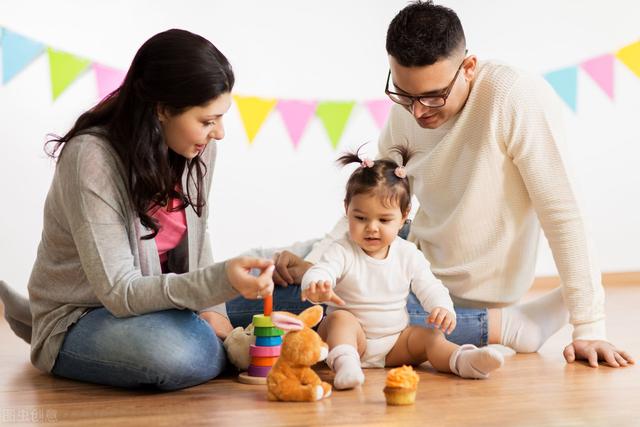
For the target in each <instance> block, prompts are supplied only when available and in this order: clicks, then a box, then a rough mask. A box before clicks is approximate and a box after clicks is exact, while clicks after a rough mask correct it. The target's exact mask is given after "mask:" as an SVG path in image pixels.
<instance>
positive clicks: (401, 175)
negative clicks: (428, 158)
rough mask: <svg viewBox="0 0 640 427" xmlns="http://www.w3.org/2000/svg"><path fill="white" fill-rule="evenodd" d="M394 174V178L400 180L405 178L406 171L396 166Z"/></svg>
mask: <svg viewBox="0 0 640 427" xmlns="http://www.w3.org/2000/svg"><path fill="white" fill-rule="evenodd" d="M393 173H394V174H396V176H397V177H398V178H400V179H405V178H406V177H407V170H406V169H405V168H404V166H398V167H397V168H396V169H395V170H394V171H393Z"/></svg>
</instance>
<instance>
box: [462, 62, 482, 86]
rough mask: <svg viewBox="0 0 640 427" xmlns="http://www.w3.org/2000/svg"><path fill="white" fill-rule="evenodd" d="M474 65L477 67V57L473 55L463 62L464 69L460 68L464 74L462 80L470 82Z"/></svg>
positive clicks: (474, 72)
mask: <svg viewBox="0 0 640 427" xmlns="http://www.w3.org/2000/svg"><path fill="white" fill-rule="evenodd" d="M476 65H478V57H477V56H475V55H470V56H469V57H468V58H467V60H466V61H465V64H464V67H462V71H463V72H464V78H465V80H466V81H468V82H470V81H472V80H473V78H474V77H475V75H476Z"/></svg>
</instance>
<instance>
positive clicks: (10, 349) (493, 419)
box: [0, 285, 640, 426]
mask: <svg viewBox="0 0 640 427" xmlns="http://www.w3.org/2000/svg"><path fill="white" fill-rule="evenodd" d="M638 302H640V285H638V286H629V285H625V286H616V287H608V288H607V314H608V320H607V326H608V331H609V337H610V339H611V341H612V342H614V343H616V344H617V345H619V346H620V347H621V348H624V349H626V350H628V351H630V352H632V354H634V355H635V356H636V357H639V356H640V334H639V333H638V332H637V328H636V327H635V326H636V325H638V324H639V323H640V311H639V310H638ZM569 337H570V333H569V329H568V327H567V328H565V329H563V330H561V331H560V332H559V333H558V334H556V335H555V336H554V337H552V338H551V340H549V342H547V343H546V344H545V346H544V347H543V348H542V349H541V351H540V352H539V353H537V354H532V355H517V356H515V357H511V358H508V359H507V362H506V364H505V366H504V368H503V369H501V370H499V371H498V372H496V373H494V374H493V375H492V377H491V378H490V379H488V380H484V381H473V380H461V379H458V378H456V377H453V376H449V375H442V374H438V373H436V372H435V371H433V370H432V369H430V368H429V367H428V365H427V366H423V367H420V368H419V372H420V379H421V381H420V385H419V389H418V396H417V400H416V404H415V405H413V406H409V407H391V406H387V405H386V404H385V400H384V395H383V393H382V388H383V387H384V380H385V375H386V371H385V370H375V369H372V370H367V371H366V372H365V374H366V377H367V381H366V383H365V385H364V386H363V387H361V388H358V389H356V390H350V391H346V392H334V394H333V396H331V397H330V398H329V399H327V400H323V401H320V402H316V403H281V402H269V401H267V400H266V393H265V389H264V386H250V385H245V384H240V383H238V382H237V381H236V380H235V377H234V376H232V375H227V376H226V377H224V378H221V379H217V380H214V381H211V382H209V383H208V384H203V385H200V386H197V387H193V388H190V389H188V390H182V391H178V392H172V393H158V392H150V391H128V390H119V389H115V388H111V387H102V386H96V385H91V384H83V383H78V382H74V381H68V380H64V379H58V378H54V377H52V376H49V375H45V374H42V373H40V372H39V371H37V370H36V369H35V368H33V367H32V366H31V365H30V363H29V359H28V346H27V345H26V344H25V343H23V342H22V341H20V340H19V339H17V338H15V337H14V336H13V335H12V334H11V331H10V330H9V328H8V325H7V324H6V323H5V322H4V319H2V320H1V321H0V424H2V425H5V424H6V425H11V424H18V425H43V424H49V423H50V424H53V423H55V424H56V425H69V426H87V425H100V426H115V425H118V426H120V425H128V426H140V425H153V426H174V425H184V424H187V423H188V424H190V425H195V426H199V425H215V426H227V425H230V426H233V425H235V426H238V424H241V425H242V426H245V425H246V426H251V425H261V426H270V425H279V426H297V425H357V424H366V425H372V426H377V425H379V426H382V425H384V426H389V425H403V426H405V425H433V426H439V425H443V426H445V425H446V426H449V425H518V426H541V425H597V426H608V425H617V426H626V425H629V426H632V425H640V397H639V396H640V368H639V367H638V366H633V367H630V368H626V369H612V368H608V367H606V366H601V367H600V368H598V369H592V368H589V367H588V366H586V365H585V364H583V363H575V364H566V363H565V362H564V360H563V358H562V348H563V345H564V344H565V343H567V342H569ZM319 372H320V375H321V377H323V379H325V380H331V373H330V372H329V371H328V370H327V368H326V367H325V368H320V369H319Z"/></svg>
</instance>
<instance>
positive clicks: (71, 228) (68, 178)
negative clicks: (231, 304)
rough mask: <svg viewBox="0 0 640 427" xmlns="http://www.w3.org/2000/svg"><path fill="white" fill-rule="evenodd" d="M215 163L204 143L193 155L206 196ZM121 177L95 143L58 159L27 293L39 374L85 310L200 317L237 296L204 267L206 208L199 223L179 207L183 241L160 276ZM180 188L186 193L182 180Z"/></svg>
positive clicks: (76, 145) (78, 145)
mask: <svg viewBox="0 0 640 427" xmlns="http://www.w3.org/2000/svg"><path fill="white" fill-rule="evenodd" d="M215 158H216V146H215V143H213V142H212V143H210V144H209V145H208V146H207V148H206V149H205V151H204V152H203V154H202V159H203V161H204V162H205V164H206V165H207V173H206V175H205V179H204V181H205V182H204V185H205V188H204V194H205V197H206V196H208V194H209V189H210V187H211V176H212V174H213V168H214V164H215ZM125 177H126V174H125V171H124V167H123V165H122V163H121V162H120V160H119V158H118V156H117V155H116V152H115V151H114V149H113V148H112V146H111V145H110V144H109V142H108V141H106V140H104V139H102V138H99V137H97V136H94V135H89V134H84V135H79V136H77V137H75V138H73V139H72V140H71V141H69V142H68V143H67V145H66V147H65V149H64V153H63V155H62V156H61V157H60V159H59V160H58V163H57V165H56V170H55V174H54V177H53V182H52V183H51V187H50V189H49V193H48V195H47V198H46V202H45V207H44V224H43V231H42V238H41V241H40V245H39V246H38V254H37V258H36V261H35V264H34V266H33V270H32V272H31V277H30V279H29V286H28V287H29V297H30V304H31V312H32V315H33V335H32V339H31V361H32V363H33V364H34V365H35V366H36V367H37V368H39V369H41V370H43V371H46V372H50V371H51V370H52V369H53V367H54V364H55V360H56V358H57V356H58V352H59V351H60V347H61V346H62V343H63V340H64V336H65V333H66V331H67V330H68V329H69V328H70V327H71V325H73V324H74V323H75V322H77V321H78V319H79V318H80V317H81V316H82V315H83V313H85V312H86V311H87V310H88V309H89V308H91V307H105V308H106V309H107V310H109V311H110V312H111V313H112V314H113V315H114V316H116V317H128V316H136V315H141V314H144V313H149V312H154V311H160V310H166V309H191V310H200V309H203V308H206V307H211V306H214V305H217V304H221V303H224V302H225V301H227V300H229V299H231V298H233V297H236V296H238V295H239V294H238V292H237V291H235V290H234V289H233V288H232V286H231V284H230V283H229V280H228V278H227V275H226V272H225V264H224V263H223V262H222V263H216V264H214V263H213V258H212V254H211V246H210V241H209V235H208V232H207V217H208V214H209V209H208V207H209V205H208V203H207V205H206V207H205V209H204V213H203V215H202V216H201V217H198V216H197V215H196V214H195V212H194V211H193V209H192V208H190V207H189V208H187V209H186V217H187V229H188V231H187V235H186V237H185V238H184V239H183V241H182V242H181V244H180V245H179V246H178V247H177V248H176V249H174V250H173V251H171V252H170V253H169V267H170V269H171V271H172V272H177V273H179V274H176V273H169V274H162V271H161V267H160V259H159V257H158V251H157V247H156V243H155V240H154V239H151V240H141V239H140V238H141V237H142V236H144V235H147V234H149V233H150V230H149V229H146V228H145V227H144V226H142V224H141V223H140V220H139V217H138V216H137V214H136V213H135V211H134V210H133V209H132V205H131V203H130V201H129V197H128V190H127V186H126V178H125ZM182 184H183V188H186V173H185V175H183V178H182ZM192 188H193V187H192ZM191 194H195V189H193V190H192V193H191Z"/></svg>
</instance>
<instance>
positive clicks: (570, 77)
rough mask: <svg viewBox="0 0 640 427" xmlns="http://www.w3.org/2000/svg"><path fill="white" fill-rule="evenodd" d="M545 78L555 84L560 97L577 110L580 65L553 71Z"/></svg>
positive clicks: (552, 84)
mask: <svg viewBox="0 0 640 427" xmlns="http://www.w3.org/2000/svg"><path fill="white" fill-rule="evenodd" d="M544 78H545V79H546V80H547V81H548V82H549V83H550V84H551V86H553V88H554V89H555V91H556V92H557V93H558V95H560V98H562V99H563V100H564V102H566V104H567V105H568V106H569V107H570V108H571V109H572V110H573V111H576V104H577V102H576V98H577V93H578V67H576V66H573V67H567V68H563V69H561V70H557V71H552V72H550V73H547V74H545V75H544Z"/></svg>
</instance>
